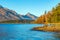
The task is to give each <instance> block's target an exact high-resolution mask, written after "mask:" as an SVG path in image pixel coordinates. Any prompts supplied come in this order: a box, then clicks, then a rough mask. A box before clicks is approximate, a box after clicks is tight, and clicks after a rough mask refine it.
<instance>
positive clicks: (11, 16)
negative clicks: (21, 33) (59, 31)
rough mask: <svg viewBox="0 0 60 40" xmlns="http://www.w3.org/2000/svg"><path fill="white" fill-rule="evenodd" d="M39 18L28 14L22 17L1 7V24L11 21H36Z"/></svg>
mask: <svg viewBox="0 0 60 40" xmlns="http://www.w3.org/2000/svg"><path fill="white" fill-rule="evenodd" d="M36 18H37V17H36V16H35V15H33V14H30V13H27V14H26V15H20V14H18V13H16V12H15V11H13V10H10V9H7V8H4V7H3V6H1V5H0V22H2V21H10V20H30V21H31V20H35V19H36Z"/></svg>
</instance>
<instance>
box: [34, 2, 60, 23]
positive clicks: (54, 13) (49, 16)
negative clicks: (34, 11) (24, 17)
mask: <svg viewBox="0 0 60 40" xmlns="http://www.w3.org/2000/svg"><path fill="white" fill-rule="evenodd" d="M46 21H47V23H59V22H60V3H58V5H57V6H56V7H53V8H52V10H51V11H48V12H46V11H45V13H44V15H41V16H40V17H39V18H38V19H36V20H35V21H34V22H33V23H45V22H46Z"/></svg>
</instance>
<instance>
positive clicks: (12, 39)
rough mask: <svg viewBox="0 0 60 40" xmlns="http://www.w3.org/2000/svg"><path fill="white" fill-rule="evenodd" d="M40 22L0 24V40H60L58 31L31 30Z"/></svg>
mask: <svg viewBox="0 0 60 40" xmlns="http://www.w3.org/2000/svg"><path fill="white" fill-rule="evenodd" d="M37 26H42V25H41V24H0V40H60V33H56V32H43V31H32V30H30V29H32V28H33V27H37Z"/></svg>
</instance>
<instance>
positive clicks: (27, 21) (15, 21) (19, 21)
mask: <svg viewBox="0 0 60 40" xmlns="http://www.w3.org/2000/svg"><path fill="white" fill-rule="evenodd" d="M32 21H33V20H8V21H1V22H0V23H31V22H32Z"/></svg>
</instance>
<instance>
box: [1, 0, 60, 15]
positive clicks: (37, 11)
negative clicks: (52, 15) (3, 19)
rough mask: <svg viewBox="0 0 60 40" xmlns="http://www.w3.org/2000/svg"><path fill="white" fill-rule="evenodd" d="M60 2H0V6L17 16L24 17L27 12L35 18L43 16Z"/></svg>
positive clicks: (41, 0)
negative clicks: (13, 11)
mask: <svg viewBox="0 0 60 40" xmlns="http://www.w3.org/2000/svg"><path fill="white" fill-rule="evenodd" d="M58 3H60V0H0V5H2V6H4V7H6V8H9V9H11V10H15V11H16V12H17V13H18V14H22V15H25V14H27V13H28V12H30V13H31V14H34V15H36V16H40V15H43V14H44V12H45V10H46V11H49V10H51V9H52V7H55V6H56V5H57V4H58Z"/></svg>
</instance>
